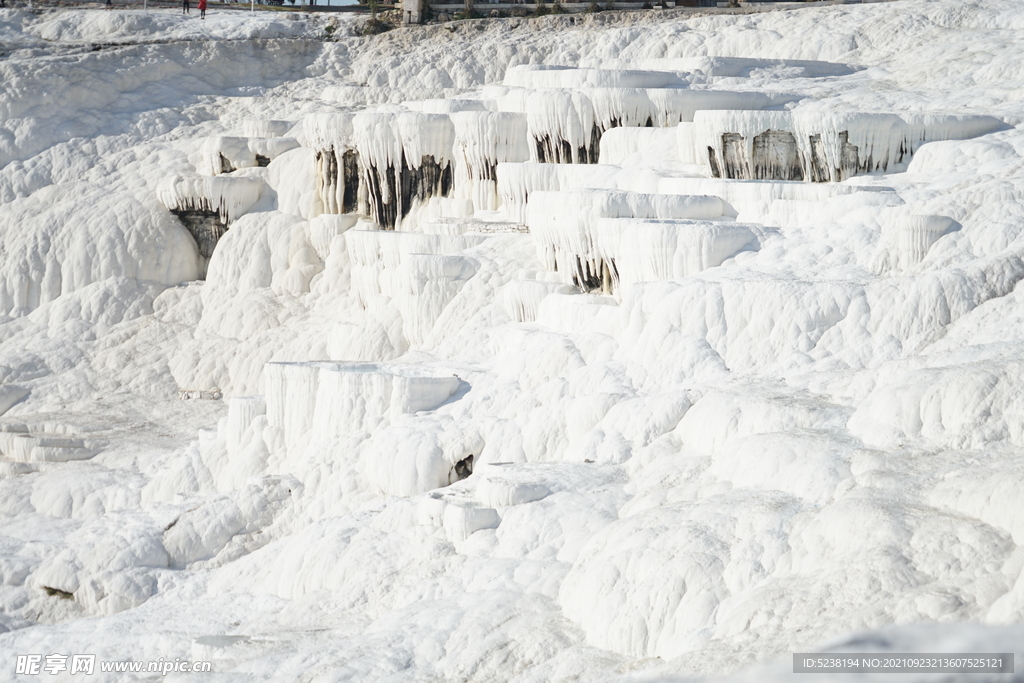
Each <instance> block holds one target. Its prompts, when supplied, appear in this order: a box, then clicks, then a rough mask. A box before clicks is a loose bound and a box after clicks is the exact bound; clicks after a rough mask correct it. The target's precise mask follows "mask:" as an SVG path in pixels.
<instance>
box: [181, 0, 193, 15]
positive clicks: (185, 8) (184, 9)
mask: <svg viewBox="0 0 1024 683" xmlns="http://www.w3.org/2000/svg"><path fill="white" fill-rule="evenodd" d="M190 9H191V5H189V2H188V0H181V13H182V14H192V12H190V11H189V10H190Z"/></svg>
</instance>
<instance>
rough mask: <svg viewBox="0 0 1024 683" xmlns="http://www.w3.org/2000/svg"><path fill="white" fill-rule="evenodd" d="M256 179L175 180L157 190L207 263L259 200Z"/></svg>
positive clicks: (182, 177) (218, 177) (196, 177)
mask: <svg viewBox="0 0 1024 683" xmlns="http://www.w3.org/2000/svg"><path fill="white" fill-rule="evenodd" d="M262 188H263V183H262V181H260V180H259V179H256V178H235V177H230V176H217V177H214V178H209V177H202V176H194V177H185V176H172V177H170V178H167V179H165V180H164V181H163V182H162V183H161V184H160V186H159V187H158V188H157V197H158V198H159V199H160V201H161V202H162V203H163V205H164V206H166V207H167V208H168V209H169V210H170V211H171V213H173V214H174V215H175V216H177V217H178V218H179V219H180V220H181V222H182V223H183V224H184V225H185V227H186V228H188V231H189V232H190V233H192V237H193V238H195V241H196V244H197V245H198V247H199V255H200V256H202V257H203V259H205V260H209V258H210V257H211V256H212V255H213V249H214V247H216V246H217V241H218V240H219V239H220V238H221V236H222V235H223V234H224V233H225V232H227V230H228V226H229V225H230V224H231V223H232V222H234V221H235V219H237V218H238V217H239V216H241V215H242V214H244V213H245V212H246V211H248V210H249V207H251V206H252V205H253V204H255V203H256V201H257V200H258V199H259V198H260V192H261V190H262Z"/></svg>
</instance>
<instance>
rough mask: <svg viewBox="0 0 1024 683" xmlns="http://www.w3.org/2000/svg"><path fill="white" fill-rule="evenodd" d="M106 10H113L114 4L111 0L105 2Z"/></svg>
mask: <svg viewBox="0 0 1024 683" xmlns="http://www.w3.org/2000/svg"><path fill="white" fill-rule="evenodd" d="M107 9H114V3H113V2H111V0H107Z"/></svg>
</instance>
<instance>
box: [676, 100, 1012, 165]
mask: <svg viewBox="0 0 1024 683" xmlns="http://www.w3.org/2000/svg"><path fill="white" fill-rule="evenodd" d="M1002 125H1003V124H1002V122H1001V121H999V120H998V119H995V118H992V117H988V116H967V115H965V116H957V115H938V114H914V115H903V116H896V115H895V114H877V113H861V112H816V111H800V110H797V111H792V112H788V111H787V112H782V111H701V112H698V113H697V115H696V117H695V119H694V126H693V127H691V128H687V129H680V144H681V145H686V146H689V147H691V148H694V149H695V148H698V147H702V148H706V149H707V155H706V157H705V158H706V162H707V164H708V168H709V170H710V171H711V174H712V175H713V176H715V177H717V178H729V179H734V180H748V179H755V180H808V181H813V182H819V183H820V182H840V181H843V180H846V179H847V178H850V177H852V176H854V175H857V174H860V173H878V172H885V171H889V170H891V169H892V168H893V167H894V166H896V165H897V164H902V163H905V162H907V161H909V158H910V156H911V155H913V153H914V152H915V151H916V150H917V148H918V147H920V146H921V145H922V144H924V143H925V142H929V141H932V140H949V139H960V138H970V137H974V136H976V135H980V134H983V133H986V132H990V131H993V130H997V129H998V128H1000V127H1001V126H1002Z"/></svg>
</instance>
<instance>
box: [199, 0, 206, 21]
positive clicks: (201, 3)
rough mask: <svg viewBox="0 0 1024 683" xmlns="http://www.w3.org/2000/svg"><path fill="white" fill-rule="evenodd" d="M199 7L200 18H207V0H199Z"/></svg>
mask: <svg viewBox="0 0 1024 683" xmlns="http://www.w3.org/2000/svg"><path fill="white" fill-rule="evenodd" d="M198 7H199V18H200V19H205V18H206V0H199V5H198Z"/></svg>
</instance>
